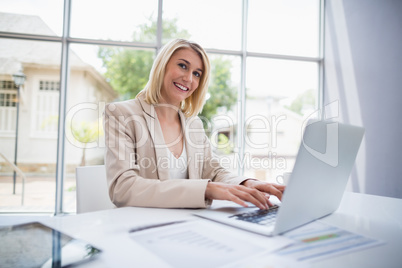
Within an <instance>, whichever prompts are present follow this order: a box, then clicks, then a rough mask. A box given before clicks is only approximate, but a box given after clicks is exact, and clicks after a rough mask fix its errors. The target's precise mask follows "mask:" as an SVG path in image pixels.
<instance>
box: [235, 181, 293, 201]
mask: <svg viewBox="0 0 402 268" xmlns="http://www.w3.org/2000/svg"><path fill="white" fill-rule="evenodd" d="M242 185H244V186H246V187H249V188H253V189H257V190H259V191H261V192H264V193H267V194H270V195H275V196H276V197H278V199H279V200H282V195H283V192H284V191H285V188H286V186H285V185H279V184H274V183H268V182H263V181H258V180H254V179H248V180H245V181H244V182H242Z"/></svg>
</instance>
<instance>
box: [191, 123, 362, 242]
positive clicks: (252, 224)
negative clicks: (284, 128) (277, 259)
mask: <svg viewBox="0 0 402 268" xmlns="http://www.w3.org/2000/svg"><path fill="white" fill-rule="evenodd" d="M363 136H364V128H362V127H358V126H352V125H347V124H342V123H339V122H332V121H318V120H316V121H309V122H308V123H307V125H306V127H305V128H304V133H303V138H302V141H301V143H300V147H299V151H298V154H297V157H296V162H295V165H294V168H293V171H292V173H291V176H290V178H289V182H288V184H287V186H286V190H285V192H284V194H283V196H282V202H281V203H280V204H279V206H278V207H277V206H275V207H273V208H271V209H269V210H260V209H258V208H256V207H255V206H254V207H253V208H251V207H250V208H243V207H240V206H225V207H219V208H216V209H213V208H211V209H204V210H201V211H197V212H195V213H194V215H196V216H199V217H202V218H206V219H210V220H214V221H217V222H220V223H224V224H228V225H231V226H234V227H238V228H242V229H245V230H248V231H251V232H255V233H259V234H262V235H267V236H274V235H279V234H282V233H285V232H287V231H289V230H292V229H294V228H296V227H299V226H301V225H304V224H306V223H309V222H311V221H314V220H317V219H319V218H322V217H324V216H326V215H329V214H331V213H332V212H334V211H335V210H336V209H337V208H338V207H339V204H340V202H341V200H342V197H343V193H344V191H345V187H346V184H347V182H348V179H349V176H350V173H351V171H352V168H353V166H354V162H355V159H356V155H357V152H358V150H359V147H360V144H361V141H362V139H363ZM268 221H270V223H267V222H268Z"/></svg>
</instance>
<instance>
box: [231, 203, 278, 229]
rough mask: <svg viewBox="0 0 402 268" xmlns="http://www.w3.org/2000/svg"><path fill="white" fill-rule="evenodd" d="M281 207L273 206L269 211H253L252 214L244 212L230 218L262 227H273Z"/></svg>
mask: <svg viewBox="0 0 402 268" xmlns="http://www.w3.org/2000/svg"><path fill="white" fill-rule="evenodd" d="M278 208H279V206H276V205H275V206H272V207H270V208H269V209H259V210H253V211H251V212H244V213H240V214H235V215H232V216H230V218H235V219H236V220H241V221H247V222H252V223H257V224H261V225H271V224H274V222H275V221H276V214H277V212H278Z"/></svg>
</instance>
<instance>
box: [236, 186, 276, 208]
mask: <svg viewBox="0 0 402 268" xmlns="http://www.w3.org/2000/svg"><path fill="white" fill-rule="evenodd" d="M234 190H235V192H234V194H235V195H236V196H238V197H239V198H241V199H242V200H245V201H247V202H250V203H252V204H254V205H255V206H257V207H258V208H260V209H268V207H269V206H268V203H267V200H266V198H265V197H264V194H263V193H261V192H259V191H258V190H256V189H249V188H247V187H241V188H238V189H236V188H235V189H234Z"/></svg>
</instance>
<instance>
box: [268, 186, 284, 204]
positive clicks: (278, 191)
mask: <svg viewBox="0 0 402 268" xmlns="http://www.w3.org/2000/svg"><path fill="white" fill-rule="evenodd" d="M270 193H271V194H272V195H275V196H276V197H278V199H279V200H281V201H282V195H283V191H280V190H278V189H277V188H276V187H275V186H271V189H270Z"/></svg>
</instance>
